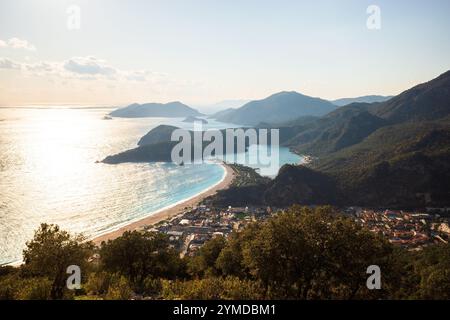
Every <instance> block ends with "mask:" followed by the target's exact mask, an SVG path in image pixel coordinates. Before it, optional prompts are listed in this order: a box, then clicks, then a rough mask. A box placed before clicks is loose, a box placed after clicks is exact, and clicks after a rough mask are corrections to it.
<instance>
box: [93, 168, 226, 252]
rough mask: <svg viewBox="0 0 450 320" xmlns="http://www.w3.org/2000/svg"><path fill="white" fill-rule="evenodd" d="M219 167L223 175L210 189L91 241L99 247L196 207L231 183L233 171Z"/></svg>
mask: <svg viewBox="0 0 450 320" xmlns="http://www.w3.org/2000/svg"><path fill="white" fill-rule="evenodd" d="M221 166H222V167H223V168H224V170H225V175H224V177H223V179H222V180H221V181H219V182H218V183H217V184H215V185H213V186H212V187H210V188H208V189H206V190H204V191H203V192H201V193H199V194H197V195H195V196H193V197H191V198H188V199H186V200H184V201H181V202H179V203H176V204H175V205H173V206H170V207H166V208H163V209H161V210H159V211H156V212H154V213H153V214H151V215H150V216H148V217H145V218H142V219H139V220H137V221H134V222H131V223H129V224H127V225H125V226H123V227H119V228H118V229H117V230H113V231H109V232H106V233H104V234H102V235H99V236H96V237H94V238H93V239H92V241H93V242H94V243H95V244H96V245H99V244H100V243H101V242H102V241H108V240H113V239H115V238H118V237H120V236H121V235H122V234H123V233H124V232H125V231H133V230H136V229H139V228H142V227H144V226H149V225H154V224H156V223H158V222H160V221H163V220H167V219H170V218H172V217H174V216H176V215H178V214H180V213H181V212H182V211H183V210H184V208H186V207H193V206H196V205H197V204H198V203H200V202H201V201H203V200H204V199H205V198H207V197H209V196H212V195H214V194H215V193H216V192H217V191H218V190H222V189H226V188H228V187H229V186H230V184H231V183H232V182H233V180H234V177H235V173H234V170H233V169H231V167H229V166H228V165H226V164H225V163H221Z"/></svg>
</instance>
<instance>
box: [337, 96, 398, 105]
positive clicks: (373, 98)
mask: <svg viewBox="0 0 450 320" xmlns="http://www.w3.org/2000/svg"><path fill="white" fill-rule="evenodd" d="M392 97H393V96H378V95H371V96H362V97H356V98H342V99H337V100H332V101H330V102H331V103H332V104H334V105H336V106H338V107H343V106H346V105H348V104H351V103H374V102H384V101H387V100H389V99H390V98H392Z"/></svg>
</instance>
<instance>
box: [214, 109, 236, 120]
mask: <svg viewBox="0 0 450 320" xmlns="http://www.w3.org/2000/svg"><path fill="white" fill-rule="evenodd" d="M235 110H236V109H234V108H228V109H225V110H221V111H218V112H216V113H213V114H211V115H209V116H208V118H209V119H217V118H220V117H223V116H225V115H227V114H229V113H232V112H233V111H235Z"/></svg>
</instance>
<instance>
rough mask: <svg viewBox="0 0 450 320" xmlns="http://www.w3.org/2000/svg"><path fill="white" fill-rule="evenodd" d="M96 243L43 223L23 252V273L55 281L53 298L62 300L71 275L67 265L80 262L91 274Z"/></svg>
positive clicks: (82, 269) (52, 282) (83, 270)
mask: <svg viewBox="0 0 450 320" xmlns="http://www.w3.org/2000/svg"><path fill="white" fill-rule="evenodd" d="M93 248H94V246H93V244H92V243H91V242H86V241H85V239H84V238H83V237H82V236H80V235H78V236H71V235H70V234H69V233H68V232H66V231H63V230H60V229H59V227H58V226H57V225H52V224H41V226H40V227H39V229H38V230H37V231H36V232H35V234H34V238H33V239H32V240H31V241H29V242H27V244H26V249H25V250H24V251H23V260H24V266H23V272H24V274H26V275H29V276H34V277H46V278H47V279H49V281H50V282H51V290H50V297H51V298H52V299H62V298H63V297H64V291H65V288H66V280H67V277H68V276H69V275H68V274H67V273H66V272H67V267H69V266H70V265H77V266H79V267H80V269H81V271H82V275H83V274H86V273H87V270H88V263H87V259H88V258H89V256H90V255H91V254H92V252H93Z"/></svg>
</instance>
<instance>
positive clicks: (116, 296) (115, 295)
mask: <svg viewBox="0 0 450 320" xmlns="http://www.w3.org/2000/svg"><path fill="white" fill-rule="evenodd" d="M132 296H133V291H132V290H131V287H130V284H129V282H128V280H127V278H125V277H124V276H120V275H114V276H113V277H112V279H111V283H110V285H109V288H108V292H107V293H106V296H105V299H106V300H129V299H131V297H132Z"/></svg>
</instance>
